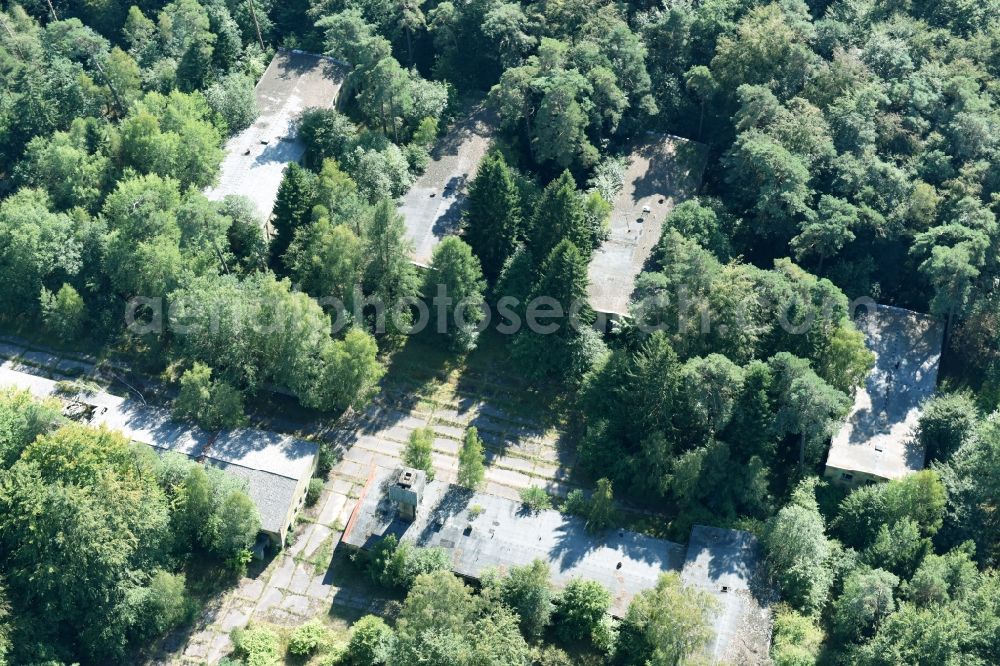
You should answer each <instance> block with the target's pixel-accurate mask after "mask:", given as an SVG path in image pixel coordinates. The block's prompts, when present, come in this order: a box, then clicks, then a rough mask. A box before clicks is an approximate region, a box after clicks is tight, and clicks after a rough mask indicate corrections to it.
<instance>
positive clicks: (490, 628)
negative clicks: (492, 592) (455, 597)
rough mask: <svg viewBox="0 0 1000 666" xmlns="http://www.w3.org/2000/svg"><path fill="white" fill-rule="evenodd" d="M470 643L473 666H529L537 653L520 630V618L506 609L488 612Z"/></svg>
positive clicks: (491, 609)
mask: <svg viewBox="0 0 1000 666" xmlns="http://www.w3.org/2000/svg"><path fill="white" fill-rule="evenodd" d="M469 642H470V644H471V648H472V658H471V660H470V661H471V663H475V664H488V665H489V666H506V665H507V664H515V665H517V666H529V664H532V663H534V650H533V649H532V648H531V647H529V646H528V643H527V642H526V641H525V640H524V636H522V635H521V630H520V629H519V628H518V616H517V614H516V613H514V612H513V611H512V610H510V609H508V608H505V607H504V606H498V607H496V608H489V609H487V610H486V611H485V612H484V613H483V614H482V616H481V617H480V618H479V619H478V620H477V621H476V623H475V625H474V626H473V629H472V632H471V635H470V636H469Z"/></svg>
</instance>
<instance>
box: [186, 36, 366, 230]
mask: <svg viewBox="0 0 1000 666" xmlns="http://www.w3.org/2000/svg"><path fill="white" fill-rule="evenodd" d="M345 72H346V69H345V68H344V66H343V65H341V64H340V63H338V62H337V61H335V60H333V59H332V58H328V57H326V56H319V55H313V54H311V53H304V52H302V51H297V50H287V49H279V50H278V52H277V53H276V54H275V55H274V58H273V59H272V60H271V63H270V64H269V65H268V66H267V69H266V70H265V71H264V74H263V76H261V78H260V81H258V82H257V87H256V88H255V95H256V98H257V107H258V109H259V111H260V115H258V117H257V120H256V121H255V122H254V123H253V125H251V126H250V127H248V128H247V129H245V130H243V131H242V132H240V133H239V134H237V135H236V136H234V137H232V138H230V139H229V140H228V141H227V142H226V146H225V153H226V154H225V158H224V159H223V160H222V168H221V170H220V173H219V182H218V184H217V185H216V186H215V187H211V188H208V189H207V190H206V191H205V195H206V196H207V197H208V198H209V199H212V200H215V201H221V200H222V199H224V198H225V197H226V196H228V195H231V194H235V195H242V196H245V197H248V198H249V199H250V200H251V201H253V203H254V205H256V207H257V212H258V213H259V214H260V217H261V219H262V220H264V221H267V219H268V218H269V217H270V216H271V209H272V208H273V207H274V200H275V198H277V196H278V187H279V186H280V185H281V177H282V174H283V173H284V170H285V167H286V166H287V165H288V164H290V163H292V162H298V161H299V160H301V159H302V156H303V155H304V154H305V150H306V147H305V144H303V143H302V141H300V140H299V138H298V136H297V127H296V125H295V123H296V120H297V119H298V117H299V115H301V113H302V112H303V111H305V110H306V109H310V108H328V107H332V106H334V104H336V101H337V95H338V94H339V93H340V86H341V85H342V84H343V82H344V77H345Z"/></svg>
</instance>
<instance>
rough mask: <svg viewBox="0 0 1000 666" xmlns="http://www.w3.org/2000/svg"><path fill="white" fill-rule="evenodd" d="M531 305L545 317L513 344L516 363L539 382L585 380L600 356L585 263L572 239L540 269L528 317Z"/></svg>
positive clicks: (563, 244)
mask: <svg viewBox="0 0 1000 666" xmlns="http://www.w3.org/2000/svg"><path fill="white" fill-rule="evenodd" d="M543 299H544V300H543ZM532 302H534V303H536V305H537V309H538V311H539V313H540V314H541V315H542V316H540V317H537V318H536V321H537V324H538V326H535V328H536V329H538V330H531V329H532V325H531V322H530V321H529V322H528V323H527V325H526V326H524V327H522V329H521V330H520V331H519V332H518V335H517V338H516V339H515V341H514V356H515V358H516V359H517V360H518V361H519V362H520V364H521V366H522V368H524V370H525V371H526V372H527V373H528V374H529V375H531V376H533V377H535V378H536V379H542V378H569V377H581V376H582V375H583V373H584V372H586V370H587V366H588V365H589V361H590V359H591V357H592V356H593V353H592V352H594V351H596V349H595V347H594V345H592V344H591V343H592V342H593V340H592V339H591V338H592V336H591V335H590V333H592V332H593V330H592V329H589V328H588V325H589V324H590V322H591V321H592V320H593V311H592V310H591V309H590V306H589V304H588V303H587V260H586V258H585V257H584V256H583V255H582V254H581V253H580V250H579V249H577V247H576V245H574V244H573V243H572V242H570V241H569V240H563V241H561V242H560V243H559V244H558V245H556V247H555V249H553V250H552V252H551V253H550V254H549V256H548V258H547V259H546V260H545V262H544V263H543V264H542V267H541V270H540V276H539V278H538V281H537V282H536V283H535V286H534V287H533V288H532V290H531V294H530V300H529V308H528V310H529V312H530V310H531V307H530V304H531V303H532ZM550 306H551V307H550ZM557 315H561V316H557ZM553 325H554V326H555V328H554V329H552V330H551V331H549V332H544V330H543V327H545V328H547V327H549V326H553Z"/></svg>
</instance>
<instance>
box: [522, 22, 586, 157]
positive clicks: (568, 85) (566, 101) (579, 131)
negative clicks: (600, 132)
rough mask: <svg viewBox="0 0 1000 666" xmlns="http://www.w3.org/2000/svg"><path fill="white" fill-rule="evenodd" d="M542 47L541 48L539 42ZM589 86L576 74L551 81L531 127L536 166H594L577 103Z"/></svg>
mask: <svg viewBox="0 0 1000 666" xmlns="http://www.w3.org/2000/svg"><path fill="white" fill-rule="evenodd" d="M542 46H543V47H544V46H545V38H543V41H542ZM588 85H589V83H588V81H587V80H586V79H585V78H584V77H582V76H581V75H580V74H579V73H578V72H575V71H569V72H562V73H560V74H559V75H557V76H555V77H553V78H552V80H551V83H550V86H549V88H548V90H547V91H546V92H545V94H544V96H543V97H542V100H541V103H540V104H539V106H538V112H537V114H536V116H535V121H534V123H533V126H532V135H531V139H532V147H533V148H534V151H533V152H534V156H535V159H536V160H537V161H538V162H540V163H545V162H549V161H551V162H552V163H554V164H555V165H556V166H557V167H561V168H564V169H565V168H568V167H570V166H572V165H574V164H576V163H578V162H579V163H580V164H582V165H583V166H585V167H586V166H591V165H593V164H594V163H596V162H597V158H598V152H597V149H596V148H595V147H594V146H593V144H591V143H590V140H589V138H588V137H587V133H586V128H587V120H588V119H587V114H586V112H585V111H584V110H583V108H582V107H581V105H580V102H579V101H577V97H578V96H580V95H581V94H583V93H584V92H585V91H586V89H587V87H588Z"/></svg>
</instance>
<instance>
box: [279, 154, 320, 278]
mask: <svg viewBox="0 0 1000 666" xmlns="http://www.w3.org/2000/svg"><path fill="white" fill-rule="evenodd" d="M314 180H315V178H314V177H313V175H312V173H311V172H309V171H307V170H306V169H304V168H302V167H300V166H299V165H298V164H296V163H295V162H292V163H291V164H289V165H288V166H287V167H285V174H284V176H283V177H282V179H281V186H280V187H278V196H277V198H276V199H275V200H274V213H273V216H272V219H271V225H272V226H273V227H274V237H273V238H272V239H271V266H272V267H273V268H276V269H277V268H279V267H283V265H284V261H283V260H284V256H285V252H286V251H287V250H288V246H289V245H291V244H292V239H293V238H294V237H295V231H296V230H297V229H299V228H300V227H302V226H305V225H306V224H307V223H308V222H309V220H310V216H311V209H312V201H313V187H314Z"/></svg>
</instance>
